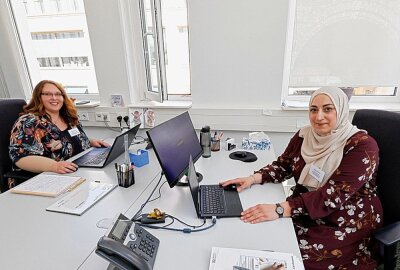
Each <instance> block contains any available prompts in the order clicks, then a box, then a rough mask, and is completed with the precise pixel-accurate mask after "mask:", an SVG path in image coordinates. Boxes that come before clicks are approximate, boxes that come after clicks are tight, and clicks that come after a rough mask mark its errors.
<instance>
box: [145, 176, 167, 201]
mask: <svg viewBox="0 0 400 270" xmlns="http://www.w3.org/2000/svg"><path fill="white" fill-rule="evenodd" d="M165 183H167V181H164V183H162V184H161V185H160V187H159V188H158V196H157V197H155V198H154V199H151V200H149V201H148V202H152V201H155V200H157V199H159V198H161V188H162V187H163V185H165Z"/></svg>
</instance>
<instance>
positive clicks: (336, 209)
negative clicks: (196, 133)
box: [222, 87, 382, 270]
mask: <svg viewBox="0 0 400 270" xmlns="http://www.w3.org/2000/svg"><path fill="white" fill-rule="evenodd" d="M309 120H310V125H309V126H306V127H303V128H301V129H300V130H299V131H298V132H297V133H296V134H295V135H294V137H293V138H292V139H291V140H290V142H289V145H288V146H287V148H286V150H285V151H284V153H283V154H282V155H281V156H280V157H278V159H277V160H276V161H274V162H273V163H272V164H270V165H267V166H265V167H263V168H262V169H260V170H259V171H256V172H254V174H253V175H250V176H248V177H242V178H236V179H233V180H228V181H225V182H223V183H222V185H224V186H225V185H229V184H233V183H235V184H237V185H239V187H238V191H242V190H244V189H246V188H248V187H250V186H251V185H253V184H263V183H271V182H272V183H281V182H283V181H284V180H286V179H289V178H291V177H293V178H294V180H295V182H296V186H295V189H294V191H293V194H292V195H291V196H290V197H288V198H287V199H286V201H285V202H281V203H277V204H259V205H256V206H253V207H250V208H249V209H247V210H245V211H243V213H242V217H241V219H242V220H243V221H244V222H249V223H258V222H262V221H269V220H275V219H278V218H282V217H291V218H292V219H293V223H294V226H295V230H296V234H297V239H298V244H299V247H300V251H301V254H302V259H303V262H304V265H305V268H306V269H307V270H308V269H347V270H349V269H363V270H364V269H375V267H376V261H375V260H374V259H373V258H372V257H371V246H372V242H371V233H372V231H373V230H375V229H377V228H379V227H380V226H381V224H382V206H381V203H380V200H379V198H378V196H377V187H376V172H377V169H378V163H379V158H378V155H379V149H378V146H377V144H376V142H375V140H374V139H373V138H372V137H371V136H369V135H368V134H367V133H366V132H365V131H363V130H359V129H358V128H357V127H356V126H353V125H352V124H351V123H350V121H349V105H348V98H347V96H346V95H345V94H344V92H343V91H342V90H341V89H339V88H336V87H325V88H321V89H319V90H317V91H315V92H314V93H313V95H312V96H311V99H310V103H309Z"/></svg>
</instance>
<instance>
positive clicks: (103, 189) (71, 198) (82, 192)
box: [46, 181, 117, 215]
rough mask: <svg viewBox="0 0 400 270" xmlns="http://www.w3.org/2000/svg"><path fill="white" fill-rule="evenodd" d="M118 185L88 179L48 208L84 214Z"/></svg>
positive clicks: (54, 210) (49, 209) (73, 213)
mask: <svg viewBox="0 0 400 270" xmlns="http://www.w3.org/2000/svg"><path fill="white" fill-rule="evenodd" d="M116 186H117V184H109V183H101V182H99V181H94V182H89V181H86V183H84V184H83V185H81V186H80V187H79V188H78V189H75V190H74V191H73V192H70V193H68V194H67V195H65V196H64V197H63V198H61V199H60V200H58V201H57V202H55V203H54V204H52V205H50V206H49V207H47V208H46V210H47V211H53V212H60V213H67V214H72V215H82V214H83V213H84V212H85V211H86V210H88V209H89V208H90V207H92V206H93V205H94V204H95V203H96V202H97V201H99V200H100V199H101V198H103V197H104V196H105V195H106V194H108V193H109V192H110V191H111V190H113V189H114V188H115V187H116Z"/></svg>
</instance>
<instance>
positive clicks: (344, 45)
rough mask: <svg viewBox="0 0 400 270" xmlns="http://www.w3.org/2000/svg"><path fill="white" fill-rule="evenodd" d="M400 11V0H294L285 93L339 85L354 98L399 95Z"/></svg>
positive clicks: (295, 96)
mask: <svg viewBox="0 0 400 270" xmlns="http://www.w3.org/2000/svg"><path fill="white" fill-rule="evenodd" d="M399 16H400V2H398V1H387V0H379V1H363V0H339V1H337V0H296V1H293V2H292V3H291V6H290V12H289V18H290V19H289V21H290V22H289V26H288V38H287V40H288V42H287V43H288V45H287V48H286V59H285V66H286V68H285V70H286V72H285V75H284V77H285V78H284V82H283V93H284V94H283V98H284V99H287V100H306V99H307V100H308V97H309V95H310V94H312V92H313V91H314V90H316V89H318V88H319V87H321V86H338V87H340V88H342V89H344V90H345V91H349V92H352V95H353V98H352V99H351V101H353V102H354V101H355V102H377V101H380V102H398V101H400V99H399V95H398V91H397V89H398V88H397V87H398V85H399V83H400V81H399V76H398V74H400V62H399V61H398V59H399V58H400V52H399V50H398V49H396V48H398V47H399V46H400V31H399V29H400V21H399V20H398V18H399Z"/></svg>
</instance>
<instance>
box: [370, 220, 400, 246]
mask: <svg viewBox="0 0 400 270" xmlns="http://www.w3.org/2000/svg"><path fill="white" fill-rule="evenodd" d="M374 236H375V238H376V239H377V240H378V241H380V242H381V243H383V244H384V245H385V246H390V245H392V244H393V243H396V242H397V241H399V240H400V221H398V222H395V223H392V224H389V225H387V226H385V227H383V228H381V229H379V230H377V231H376V232H375V233H374Z"/></svg>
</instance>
